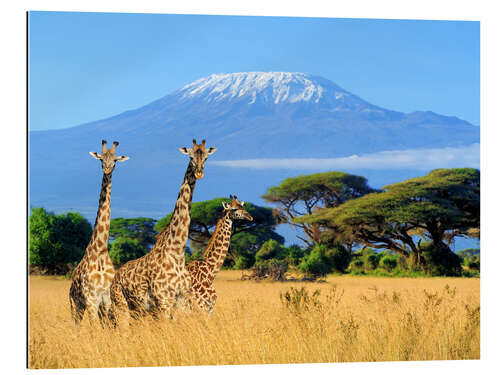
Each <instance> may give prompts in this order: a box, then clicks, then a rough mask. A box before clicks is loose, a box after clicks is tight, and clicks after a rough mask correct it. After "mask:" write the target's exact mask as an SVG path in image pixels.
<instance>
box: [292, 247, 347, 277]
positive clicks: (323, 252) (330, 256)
mask: <svg viewBox="0 0 500 375" xmlns="http://www.w3.org/2000/svg"><path fill="white" fill-rule="evenodd" d="M349 260H350V256H349V253H348V252H347V250H346V249H345V248H344V247H343V246H337V247H334V248H331V249H327V248H326V246H324V245H316V246H315V247H314V248H313V249H312V250H311V252H310V253H309V254H308V255H306V256H304V258H303V259H302V261H301V262H300V264H299V266H298V268H299V270H300V271H302V272H304V273H306V274H309V275H313V276H324V275H326V274H328V273H330V272H332V271H333V270H336V271H339V272H345V270H346V269H347V267H348V266H349Z"/></svg>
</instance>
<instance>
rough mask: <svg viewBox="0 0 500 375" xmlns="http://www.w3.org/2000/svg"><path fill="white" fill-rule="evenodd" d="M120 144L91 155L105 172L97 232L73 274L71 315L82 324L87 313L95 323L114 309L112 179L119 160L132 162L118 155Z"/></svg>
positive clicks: (103, 144) (115, 143)
mask: <svg viewBox="0 0 500 375" xmlns="http://www.w3.org/2000/svg"><path fill="white" fill-rule="evenodd" d="M116 146H118V142H116V141H115V142H113V147H111V148H109V149H108V148H107V147H106V141H105V140H103V141H102V154H99V153H97V152H93V151H92V152H90V155H92V156H93V157H94V158H96V159H97V160H100V161H101V167H102V171H103V176H102V184H101V193H100V196H99V208H98V210H97V216H96V219H95V223H94V231H93V233H92V237H91V239H90V242H89V244H88V245H87V249H86V250H85V254H84V256H83V258H82V260H81V261H80V263H79V264H78V266H77V267H76V268H75V270H74V272H73V278H72V282H71V287H70V289H69V302H70V307H71V315H72V317H73V320H74V322H75V323H77V324H78V323H80V321H81V320H82V318H83V314H84V313H85V310H87V311H88V314H89V319H90V320H91V322H92V321H94V320H96V319H97V318H98V317H99V318H101V319H102V318H103V316H104V315H107V311H108V310H109V307H110V306H111V299H110V296H109V287H110V285H111V280H112V279H113V276H114V274H115V270H114V268H113V264H112V263H111V259H110V258H109V254H108V235H109V221H110V208H111V206H110V199H111V176H112V174H113V170H114V169H115V164H116V162H117V161H119V162H123V161H125V160H128V159H129V157H128V156H116Z"/></svg>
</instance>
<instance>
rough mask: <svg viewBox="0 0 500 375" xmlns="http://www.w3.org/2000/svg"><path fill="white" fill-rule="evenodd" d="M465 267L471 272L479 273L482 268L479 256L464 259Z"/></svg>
mask: <svg viewBox="0 0 500 375" xmlns="http://www.w3.org/2000/svg"><path fill="white" fill-rule="evenodd" d="M464 266H465V267H467V268H468V269H470V270H474V271H479V270H480V268H481V266H480V260H479V257H478V256H471V257H467V258H465V259H464Z"/></svg>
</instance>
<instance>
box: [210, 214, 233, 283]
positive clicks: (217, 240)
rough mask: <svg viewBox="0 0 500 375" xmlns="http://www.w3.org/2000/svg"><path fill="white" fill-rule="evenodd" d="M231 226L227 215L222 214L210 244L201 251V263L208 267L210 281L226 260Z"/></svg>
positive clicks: (231, 222)
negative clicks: (202, 257)
mask: <svg viewBox="0 0 500 375" xmlns="http://www.w3.org/2000/svg"><path fill="white" fill-rule="evenodd" d="M232 225H233V221H232V220H231V219H230V218H229V215H228V214H227V213H226V214H224V215H223V216H222V217H221V218H220V219H219V221H218V222H217V225H216V226H215V229H214V233H213V234H212V237H211V238H210V242H209V243H208V245H207V247H206V248H205V250H204V251H203V255H204V259H203V261H204V262H205V264H207V265H208V273H209V278H210V281H213V279H215V276H216V275H217V272H219V271H220V269H221V267H222V264H223V263H224V259H226V255H227V251H228V249H229V241H230V239H231V227H232Z"/></svg>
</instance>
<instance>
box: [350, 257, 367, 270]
mask: <svg viewBox="0 0 500 375" xmlns="http://www.w3.org/2000/svg"><path fill="white" fill-rule="evenodd" d="M364 267H365V264H364V262H363V260H362V259H359V258H355V259H353V260H352V261H351V263H349V268H348V270H349V271H350V272H353V273H354V272H358V273H359V272H362V271H363V270H364Z"/></svg>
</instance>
